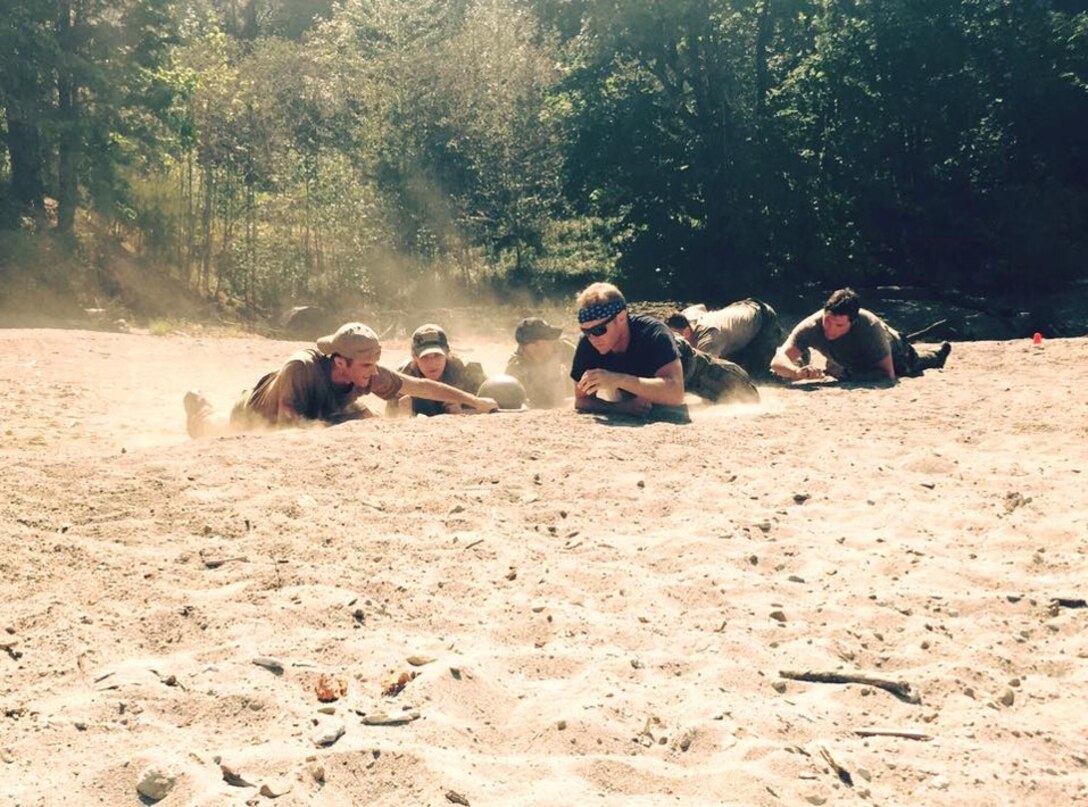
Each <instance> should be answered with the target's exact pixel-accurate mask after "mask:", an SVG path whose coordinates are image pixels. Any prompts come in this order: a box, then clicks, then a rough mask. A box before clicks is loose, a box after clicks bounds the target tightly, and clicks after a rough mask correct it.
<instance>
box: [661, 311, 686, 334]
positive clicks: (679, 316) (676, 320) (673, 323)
mask: <svg viewBox="0 0 1088 807" xmlns="http://www.w3.org/2000/svg"><path fill="white" fill-rule="evenodd" d="M665 324H666V325H668V326H669V327H670V328H672V329H673V330H674V331H683V330H686V329H687V328H690V327H691V320H690V319H688V318H687V317H686V316H685V315H684V313H683V312H682V311H673V312H672V313H671V314H669V316H668V317H667V318H666V319H665Z"/></svg>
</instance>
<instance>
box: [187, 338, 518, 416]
mask: <svg viewBox="0 0 1088 807" xmlns="http://www.w3.org/2000/svg"><path fill="white" fill-rule="evenodd" d="M381 355H382V347H381V342H380V341H379V340H378V336H377V334H375V333H374V331H373V330H371V329H370V328H369V327H367V326H366V325H363V324H362V323H361V322H349V323H346V324H345V325H342V326H340V328H339V329H338V330H337V331H336V333H334V334H330V335H329V336H323V337H322V338H320V339H318V340H317V349H316V350H315V349H313V348H309V349H306V350H302V351H299V352H298V353H295V354H294V355H292V356H291V357H290V358H288V360H287V361H286V363H285V364H284V365H283V366H282V367H281V368H280V369H278V370H275V371H273V372H271V373H267V374H266V375H264V376H262V377H261V379H260V380H259V381H258V382H257V384H256V386H254V387H253V389H251V390H246V391H244V392H243V393H242V395H241V397H240V398H239V399H238V401H237V402H236V403H235V404H234V408H233V409H232V410H231V413H230V420H229V421H228V422H222V421H219V420H217V419H216V418H215V417H214V413H213V410H212V406H211V404H210V403H209V402H208V400H207V398H205V397H204V396H203V395H202V394H201V393H200V392H199V391H198V390H193V391H190V392H188V393H186V395H185V401H184V403H185V414H186V426H187V429H188V431H189V436H190V437H210V436H215V435H219V434H226V433H231V432H238V431H248V430H252V429H260V428H284V427H292V426H294V427H298V426H307V425H326V426H333V425H336V424H338V423H344V422H345V421H348V420H359V419H361V418H367V417H373V413H372V412H371V411H370V410H369V409H368V408H367V407H366V406H365V405H364V404H362V403H360V402H359V400H358V399H359V398H360V397H362V396H363V395H367V394H373V395H376V396H377V397H379V398H381V399H383V400H390V399H392V398H396V397H397V396H398V395H402V394H403V395H411V396H412V397H415V398H427V399H429V400H436V401H446V402H448V403H458V404H464V405H465V406H470V407H472V408H473V409H476V410H477V411H480V412H490V411H492V410H493V409H496V408H498V404H497V403H496V402H495V401H494V400H492V399H490V398H480V397H477V396H476V395H472V394H471V393H467V392H464V391H462V390H459V389H457V388H456V387H451V386H450V385H448V384H443V383H441V382H439V381H432V380H430V379H427V378H414V377H412V376H407V375H403V374H401V373H397V372H394V371H393V370H390V369H388V368H386V367H383V366H381V365H379V364H378V361H379V360H380V359H381Z"/></svg>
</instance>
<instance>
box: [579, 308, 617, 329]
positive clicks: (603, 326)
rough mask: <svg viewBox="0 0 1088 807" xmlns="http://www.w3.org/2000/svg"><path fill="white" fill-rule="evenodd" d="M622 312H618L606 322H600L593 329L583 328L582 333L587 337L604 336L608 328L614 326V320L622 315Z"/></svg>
mask: <svg viewBox="0 0 1088 807" xmlns="http://www.w3.org/2000/svg"><path fill="white" fill-rule="evenodd" d="M620 311H623V309H622V308H621V309H620ZM620 311H617V312H616V313H615V314H613V315H612V316H610V317H609V318H608V319H606V320H605V321H604V322H598V323H597V324H596V325H594V326H593V327H592V328H582V333H584V334H585V335H586V336H604V335H605V332H606V331H607V330H608V326H609V325H611V324H612V320H614V319H615V318H616V317H618V316H619V315H620Z"/></svg>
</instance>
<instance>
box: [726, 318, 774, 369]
mask: <svg viewBox="0 0 1088 807" xmlns="http://www.w3.org/2000/svg"><path fill="white" fill-rule="evenodd" d="M751 301H752V302H753V303H756V304H757V305H758V306H759V309H760V313H761V314H762V317H761V320H760V325H759V331H758V332H757V333H756V335H755V336H754V337H753V338H752V341H751V342H749V343H748V344H747V345H745V346H744V348H743V349H742V350H738V351H737V352H736V353H734V354H733V355H731V356H730V357H729V361H731V362H734V363H736V364H739V365H740V366H741V367H742V368H743V369H744V371H745V372H746V373H748V375H749V376H751V377H752V378H763V377H765V376H768V375H770V372H771V359H773V358H774V352H775V351H776V350H777V349H778V346H779V345H780V344H782V340H783V339H784V338H785V333H784V332H783V330H782V323H780V322H779V321H778V314H777V313H775V310H774V309H773V308H771V307H770V306H769V305H767V304H766V303H765V302H763V301H762V300H756V299H752V300H751Z"/></svg>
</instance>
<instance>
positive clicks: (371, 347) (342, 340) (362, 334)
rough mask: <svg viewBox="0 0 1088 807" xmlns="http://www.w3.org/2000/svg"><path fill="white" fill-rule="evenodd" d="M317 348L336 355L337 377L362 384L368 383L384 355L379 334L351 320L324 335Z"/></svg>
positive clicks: (333, 363) (340, 379)
mask: <svg viewBox="0 0 1088 807" xmlns="http://www.w3.org/2000/svg"><path fill="white" fill-rule="evenodd" d="M317 349H318V350H320V351H321V352H322V353H323V354H324V355H326V356H331V357H332V366H333V377H334V380H336V381H337V382H340V383H347V382H350V383H352V384H354V385H356V386H358V387H365V386H366V385H367V383H368V382H369V381H370V378H371V376H373V375H374V373H376V372H377V371H378V360H379V359H381V357H382V344H381V342H380V341H379V340H378V335H377V334H376V333H374V331H373V330H372V329H371V328H369V327H368V326H366V325H364V324H363V323H361V322H347V323H345V324H343V325H341V326H340V327H339V328H338V329H337V330H336V333H333V334H329V335H328V336H322V337H321V338H320V339H318V340H317Z"/></svg>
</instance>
